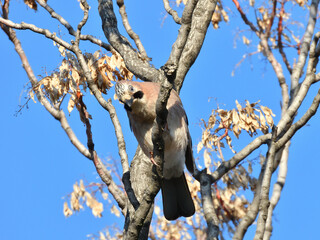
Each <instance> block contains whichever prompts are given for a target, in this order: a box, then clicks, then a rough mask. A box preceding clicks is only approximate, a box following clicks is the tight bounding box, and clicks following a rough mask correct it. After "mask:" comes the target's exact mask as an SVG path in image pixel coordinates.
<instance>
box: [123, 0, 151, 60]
mask: <svg viewBox="0 0 320 240" xmlns="http://www.w3.org/2000/svg"><path fill="white" fill-rule="evenodd" d="M117 4H118V6H119V12H120V15H121V18H122V24H123V26H124V28H125V29H126V31H127V33H128V34H129V36H130V38H131V39H133V40H134V42H135V44H136V46H137V48H138V50H139V52H140V54H141V57H142V59H144V60H150V59H149V58H148V55H147V53H146V50H145V49H144V47H143V45H142V42H141V40H140V38H139V35H138V34H136V33H135V32H134V31H133V30H132V28H131V26H130V24H129V20H128V15H127V12H126V7H125V5H124V0H117Z"/></svg>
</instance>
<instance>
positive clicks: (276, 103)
mask: <svg viewBox="0 0 320 240" xmlns="http://www.w3.org/2000/svg"><path fill="white" fill-rule="evenodd" d="M49 3H50V4H52V5H51V6H52V7H53V8H54V9H55V10H56V11H57V12H58V13H59V14H61V15H62V16H64V17H65V18H66V19H67V20H68V21H69V22H70V23H71V24H72V25H73V26H74V27H75V26H76V24H77V23H78V21H79V20H81V17H82V15H81V10H80V9H79V5H78V2H77V1H75V0H74V1H67V2H66V3H64V4H63V5H61V4H57V3H55V2H49ZM89 4H90V6H91V10H90V17H89V22H88V24H87V25H86V26H85V28H84V30H83V31H84V33H88V34H92V35H94V36H96V37H98V38H101V39H105V37H104V35H103V32H102V29H101V20H100V17H99V15H98V11H97V2H96V1H89ZM228 4H229V3H228ZM126 7H127V12H128V16H129V21H130V23H131V26H132V28H133V29H134V30H135V32H136V33H137V34H139V36H140V38H141V40H142V43H143V44H144V47H145V48H146V51H147V53H148V56H150V57H152V59H153V60H152V64H154V65H155V66H156V67H160V66H162V65H163V64H164V63H165V62H166V61H167V59H168V57H169V53H170V50H171V46H172V44H173V43H174V41H175V38H176V35H177V33H178V29H179V28H178V26H176V25H175V24H174V23H173V21H172V20H171V19H170V17H168V18H167V19H165V20H164V21H163V17H164V16H165V14H164V13H165V10H164V8H163V6H162V1H146V0H145V1H134V2H131V1H126ZM147 7H148V10H147V11H146V10H145V8H147ZM230 7H231V9H233V6H230ZM70 9H72V10H71V11H72V14H70ZM115 9H116V11H117V6H115ZM233 11H234V10H233ZM10 16H11V19H12V20H13V21H15V22H21V21H24V22H27V23H33V24H35V25H37V26H39V27H43V28H49V29H50V30H51V31H55V32H56V31H58V29H59V28H60V29H62V27H61V26H59V28H58V22H57V21H55V20H53V19H50V16H49V15H48V14H47V13H46V12H44V11H42V9H39V11H38V12H37V13H35V12H34V11H33V10H30V9H27V7H26V6H25V5H24V4H23V3H22V1H12V2H11V10H10ZM298 17H299V18H301V19H304V18H305V15H301V16H298ZM230 20H231V21H230V23H228V24H226V23H222V24H221V28H220V29H219V30H214V29H213V28H212V27H210V28H209V31H208V35H207V37H206V39H205V43H204V46H203V48H202V51H201V53H200V55H199V57H198V59H197V61H196V63H195V64H194V65H193V67H192V69H191V70H190V72H189V73H188V75H187V77H186V80H185V83H184V85H183V89H182V91H181V98H182V101H183V104H184V107H185V109H186V111H187V114H188V118H189V124H190V132H191V135H192V138H193V142H194V143H195V144H196V143H197V142H198V141H199V140H200V139H201V131H202V130H201V128H200V126H199V122H200V119H201V118H204V119H207V118H208V116H209V115H210V113H211V110H212V109H213V108H216V107H217V103H218V104H219V106H220V107H221V108H226V109H231V108H234V107H235V100H238V101H239V102H244V101H245V100H246V99H247V100H249V101H250V102H255V101H257V100H260V101H261V104H262V105H264V106H268V107H269V108H271V109H272V110H273V112H274V113H275V114H276V118H275V122H277V121H278V120H279V117H280V100H281V96H280V88H279V86H278V83H277V80H276V78H275V74H274V73H273V71H272V68H271V67H270V66H269V64H268V63H267V62H266V61H265V60H264V59H263V58H262V57H261V56H260V57H258V56H253V57H252V58H250V59H249V60H247V61H245V62H244V63H243V64H242V65H241V66H240V68H237V70H236V72H235V76H233V77H232V76H231V72H232V70H233V69H234V67H235V65H236V64H237V63H238V62H239V61H240V60H241V58H242V56H243V54H245V53H248V52H251V51H252V50H255V47H252V48H248V47H247V46H244V45H243V44H242V42H241V38H240V39H238V40H236V39H235V37H236V33H237V29H243V28H245V29H246V27H245V26H244V25H243V24H242V22H241V21H240V18H239V16H238V14H237V12H235V11H234V12H233V13H231V14H230ZM119 27H120V30H121V33H123V34H124V30H123V28H122V25H121V23H119ZM17 34H18V37H19V38H20V40H21V43H22V46H23V47H24V50H25V51H26V54H27V56H28V59H29V61H30V63H31V66H32V67H33V70H34V72H35V73H36V75H45V71H47V72H50V71H52V70H54V69H55V68H56V67H58V66H59V63H60V61H61V60H62V58H61V57H60V56H59V53H58V51H57V49H56V47H54V46H53V44H52V41H51V40H48V39H45V38H44V37H43V36H40V35H37V34H34V33H31V32H29V31H18V32H17ZM63 34H65V35H64V36H66V32H63ZM245 34H247V35H246V36H247V37H248V38H250V37H254V36H253V35H252V34H251V33H249V32H246V33H245ZM125 36H126V35H125ZM66 37H67V36H66ZM0 39H1V44H0V52H1V53H2V54H1V55H2V58H1V64H0V69H1V73H2V77H1V78H2V81H1V82H2V83H3V84H4V85H2V89H3V90H2V94H0V102H1V103H2V114H1V116H2V117H1V126H2V138H1V139H0V149H1V152H2V157H1V161H0V165H1V167H0V171H1V173H0V182H1V184H2V187H1V194H0V196H1V197H0V206H1V215H0V226H1V227H0V238H1V239H4V240H7V239H13V240H16V239H85V238H86V235H87V234H91V233H93V234H95V233H97V232H98V231H99V230H101V229H103V228H104V227H105V226H106V225H111V224H113V223H118V224H119V226H120V227H122V224H123V220H122V219H116V218H114V217H110V216H109V209H108V206H109V205H107V204H106V205H105V206H104V207H105V212H104V217H102V218H100V219H99V218H95V217H94V216H93V215H92V214H91V212H90V210H89V209H87V208H86V210H85V211H81V212H80V213H77V214H75V215H74V216H71V217H70V218H65V217H64V215H63V212H62V209H63V202H64V200H63V197H64V196H66V195H68V194H69V193H70V192H72V185H73V184H74V183H75V182H76V181H79V179H85V180H86V182H92V181H99V177H98V175H97V173H96V172H95V168H94V166H93V164H92V162H90V161H89V160H87V159H86V158H84V157H83V156H82V155H81V154H79V153H78V152H77V150H76V149H75V148H74V147H73V146H72V145H71V144H70V141H69V139H68V138H67V136H66V135H65V133H64V131H63V130H62V129H61V127H60V126H59V122H57V121H56V120H54V119H53V118H52V117H51V116H50V115H49V114H48V113H47V112H46V111H45V109H44V108H43V107H42V106H41V104H39V103H36V104H34V103H33V102H29V104H28V109H27V108H24V109H22V110H21V111H20V113H18V114H17V116H15V115H16V112H17V111H18V110H19V105H21V104H23V103H25V99H24V96H26V93H25V88H24V85H26V83H27V82H28V79H27V76H26V74H25V72H24V70H23V68H22V66H21V63H20V60H19V58H18V55H17V54H16V52H15V51H14V47H13V45H12V44H11V43H10V42H9V41H8V40H7V37H6V35H4V33H3V32H2V31H0ZM235 43H236V46H237V47H236V48H235V47H234V45H235ZM81 47H82V48H83V49H86V51H88V52H91V51H96V50H97V49H98V48H97V47H95V46H92V45H90V44H87V43H85V44H82V45H81ZM292 54H294V52H293V53H292ZM290 56H293V55H291V54H290ZM279 59H280V58H279ZM291 63H292V59H291ZM317 88H319V84H317V85H315V86H313V88H312V90H311V94H310V96H311V97H310V98H309V99H308V100H307V101H306V103H305V104H304V105H303V109H306V108H307V106H309V105H310V103H311V102H312V98H313V96H315V93H316V91H317ZM113 93H114V91H113V89H111V90H110V92H109V93H108V95H107V96H105V98H113ZM209 99H211V100H210V101H209ZM84 100H85V103H86V104H87V106H88V111H89V113H90V114H91V115H92V116H93V120H92V126H93V128H92V131H93V139H94V142H95V147H96V150H97V152H98V154H99V155H100V156H101V157H102V158H104V159H108V158H113V159H115V160H119V156H118V153H117V149H116V141H115V138H114V132H113V129H112V126H111V123H110V120H109V117H108V114H107V112H105V111H104V110H103V109H102V108H101V107H100V106H99V105H98V103H97V102H96V101H95V100H94V99H93V97H92V96H91V95H90V94H89V93H87V95H86V96H85V98H84ZM114 104H115V107H116V110H117V112H118V115H119V118H120V121H121V123H122V125H123V130H124V135H125V139H126V141H127V149H128V154H129V158H130V159H131V158H132V157H133V155H134V152H135V149H136V146H137V142H136V140H135V139H134V137H133V134H132V133H131V132H130V129H129V126H128V120H127V117H126V114H125V112H124V110H123V107H122V105H120V104H119V103H118V102H115V103H114ZM300 115H301V114H300ZM298 116H299V115H298ZM68 118H69V121H70V124H71V126H72V127H73V128H74V131H75V132H76V134H77V136H78V137H79V138H80V139H81V140H82V141H83V142H85V141H86V138H85V128H84V126H83V124H81V123H79V121H78V118H79V116H78V113H77V112H76V111H73V112H72V113H71V115H70V116H69V117H68ZM319 131H320V124H319V114H317V115H316V116H315V117H314V118H313V119H312V120H311V121H310V122H309V123H308V126H307V127H305V128H304V129H303V130H301V131H299V132H298V133H297V134H296V136H295V138H294V140H293V141H292V144H291V147H290V153H289V166H288V176H287V181H286V185H285V187H284V190H283V192H282V196H281V199H280V203H279V204H278V206H277V208H276V210H275V212H274V215H275V218H274V232H273V237H272V239H315V236H316V234H317V222H316V221H314V219H316V218H317V217H318V216H319V214H320V206H319V201H320V193H319V187H318V177H317V176H318V168H319V167H320V163H319V159H320V153H319V151H317V150H318V147H319V143H320V137H319V135H318V133H319ZM249 141H251V139H250V138H249V137H247V136H245V134H243V137H242V140H241V141H235V142H234V146H235V150H240V149H241V147H243V146H245V145H246V144H247V143H248V142H249ZM264 151H265V148H262V149H261V150H257V151H255V152H254V153H253V154H252V155H251V156H250V157H249V159H253V158H255V157H257V156H258V154H259V153H262V154H265V152H264ZM225 154H226V155H225V157H226V158H229V157H230V156H232V155H231V152H230V151H228V149H226V150H225ZM196 157H197V156H196ZM198 157H200V158H202V154H200V155H199V156H198ZM252 231H254V229H252V230H251V231H250V232H252ZM251 238H252V234H251V233H249V235H248V236H247V238H246V239H251Z"/></svg>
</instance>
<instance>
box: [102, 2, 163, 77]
mask: <svg viewBox="0 0 320 240" xmlns="http://www.w3.org/2000/svg"><path fill="white" fill-rule="evenodd" d="M99 14H100V17H101V20H102V28H103V31H104V34H105V36H106V38H107V39H108V41H109V43H110V44H111V45H112V47H113V48H114V49H115V50H116V51H117V52H118V53H119V54H120V55H121V57H122V58H123V60H124V63H125V65H126V67H127V68H128V69H129V71H130V72H132V73H133V74H134V75H135V76H136V77H138V78H140V79H141V80H144V81H151V82H157V81H159V79H160V72H159V71H158V70H157V69H155V68H154V67H151V66H150V64H149V63H148V62H147V61H145V60H143V59H141V58H140V57H139V55H138V53H137V52H136V51H135V49H133V48H132V46H131V45H130V43H129V41H128V40H127V39H126V38H125V37H124V36H122V35H121V34H120V33H119V30H118V27H117V19H116V16H115V14H114V11H113V3H112V0H99Z"/></svg>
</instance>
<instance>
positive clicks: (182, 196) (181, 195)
mask: <svg viewBox="0 0 320 240" xmlns="http://www.w3.org/2000/svg"><path fill="white" fill-rule="evenodd" d="M161 192H162V202H163V213H164V216H165V218H166V219H167V220H176V219H177V218H178V217H180V216H183V217H190V216H192V215H193V214H194V212H195V207H194V203H193V200H192V197H191V194H190V191H189V188H188V185H187V181H186V177H185V175H184V173H183V174H182V175H181V176H180V177H178V178H171V179H163V182H162V186H161Z"/></svg>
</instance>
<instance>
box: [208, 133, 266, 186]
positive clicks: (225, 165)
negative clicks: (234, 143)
mask: <svg viewBox="0 0 320 240" xmlns="http://www.w3.org/2000/svg"><path fill="white" fill-rule="evenodd" d="M271 136H272V135H271V133H268V134H266V135H262V136H259V137H257V138H255V139H254V140H253V141H252V142H251V143H249V144H248V145H247V146H245V147H244V148H243V149H242V150H241V151H239V152H238V153H237V154H235V155H234V156H233V157H232V158H231V159H230V160H228V161H225V162H222V163H221V164H220V166H219V167H218V168H217V169H216V170H215V171H214V172H213V173H212V174H211V176H212V179H211V182H212V183H214V182H216V181H218V180H219V179H220V178H221V177H223V175H224V174H226V173H227V172H228V171H229V170H231V169H232V168H234V167H235V166H237V165H238V164H239V163H240V162H241V161H242V160H243V159H244V158H246V157H247V156H248V155H249V154H250V153H252V152H253V151H254V150H256V149H257V148H259V147H260V146H261V145H262V144H266V143H267V141H268V140H270V139H271Z"/></svg>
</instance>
